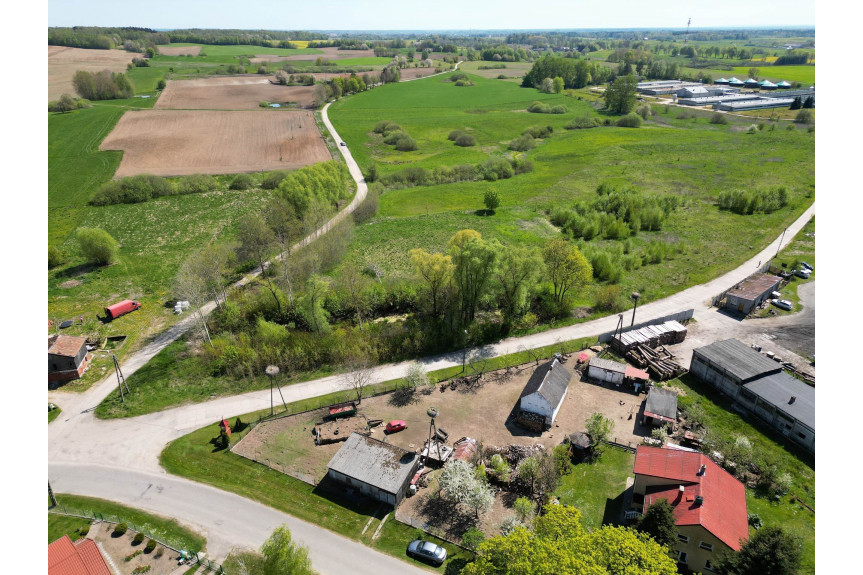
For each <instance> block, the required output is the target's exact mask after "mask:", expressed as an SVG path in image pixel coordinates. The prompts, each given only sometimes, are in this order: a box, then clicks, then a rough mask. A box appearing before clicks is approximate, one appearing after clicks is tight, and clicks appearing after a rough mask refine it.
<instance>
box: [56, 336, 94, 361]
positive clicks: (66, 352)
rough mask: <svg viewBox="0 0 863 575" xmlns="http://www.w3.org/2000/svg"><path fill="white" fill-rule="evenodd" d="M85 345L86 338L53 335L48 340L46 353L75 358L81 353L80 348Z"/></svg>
mask: <svg viewBox="0 0 863 575" xmlns="http://www.w3.org/2000/svg"><path fill="white" fill-rule="evenodd" d="M84 345H87V338H86V337H74V336H71V335H55V336H51V337H49V338H48V353H50V354H52V355H62V356H66V357H75V356H76V355H78V352H79V351H81V346H84Z"/></svg>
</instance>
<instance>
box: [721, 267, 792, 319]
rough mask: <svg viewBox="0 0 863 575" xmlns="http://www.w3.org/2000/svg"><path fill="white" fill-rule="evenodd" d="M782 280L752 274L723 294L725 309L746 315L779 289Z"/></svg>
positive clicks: (776, 277) (766, 275) (768, 275)
mask: <svg viewBox="0 0 863 575" xmlns="http://www.w3.org/2000/svg"><path fill="white" fill-rule="evenodd" d="M781 281H782V278H780V277H778V276H773V275H770V274H753V275H751V276H749V277H748V278H746V279H745V280H743V281H742V282H740V283H739V284H737V285H736V286H734V288H732V289H730V290H728V292H727V293H726V294H725V305H724V306H723V307H724V308H725V309H728V310H731V311H735V312H737V313H741V314H743V315H748V314H749V312H751V311H752V309H753V308H755V307H757V306H758V305H760V304H761V302H763V301H764V300H767V299H770V294H771V293H773V292H774V291H776V290H778V289H779V284H780V282H781Z"/></svg>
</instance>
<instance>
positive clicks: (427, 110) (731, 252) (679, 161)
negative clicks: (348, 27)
mask: <svg viewBox="0 0 863 575" xmlns="http://www.w3.org/2000/svg"><path fill="white" fill-rule="evenodd" d="M445 78H446V76H442V77H438V78H434V79H431V80H427V81H424V82H412V83H407V84H398V85H393V86H384V87H382V88H380V89H376V90H373V91H371V92H368V93H363V94H359V95H357V96H353V97H351V98H347V99H344V100H342V101H340V102H337V103H336V104H334V105H333V106H332V107H331V112H330V117H331V118H332V120H333V122H334V125H335V126H336V129H337V130H338V131H339V133H340V134H341V135H342V137H343V139H344V140H345V141H346V142H347V143H348V145H350V146H351V150H352V153H353V155H354V158H355V159H356V160H357V161H358V163H359V164H360V165H361V166H362V167H363V168H364V169H368V167H369V166H370V165H371V164H372V163H373V162H374V163H376V164H377V166H378V169H379V173H380V174H381V175H382V176H385V175H387V174H390V173H393V172H397V171H399V170H401V169H403V168H404V167H406V166H408V165H409V166H411V167H423V168H434V167H437V166H451V165H455V164H464V163H478V162H481V161H483V160H485V159H486V158H488V157H498V156H502V155H505V154H507V151H506V145H507V143H508V142H509V141H510V140H511V139H513V138H515V137H517V136H519V135H520V134H521V133H522V131H523V130H524V129H525V128H527V127H529V126H534V125H539V126H546V125H550V126H552V127H554V128H555V133H554V134H553V135H552V136H551V137H550V138H548V139H546V140H545V141H543V142H538V144H539V145H538V146H537V148H536V149H534V150H531V151H530V152H527V153H526V157H527V158H528V159H530V160H531V161H532V162H533V163H534V166H535V169H534V171H533V172H530V173H527V174H522V175H517V176H515V177H513V178H511V179H507V180H499V181H497V182H464V183H455V184H444V185H435V186H423V187H414V188H402V189H396V190H390V191H387V192H386V193H385V194H383V196H382V197H381V199H380V212H379V215H378V217H377V218H375V219H373V220H371V221H370V222H368V223H366V224H364V225H362V226H359V227H358V228H357V230H356V233H355V236H354V238H355V239H354V242H353V245H352V247H351V249H350V250H349V252H348V254H347V256H346V258H345V260H344V262H343V265H348V264H350V265H360V266H364V265H365V264H367V263H369V262H373V263H376V264H377V265H378V266H379V267H381V268H382V269H383V270H384V272H385V274H386V275H387V276H388V277H392V276H398V275H407V274H408V273H409V272H410V267H409V261H408V255H407V252H408V250H409V249H411V248H414V247H421V248H425V249H428V250H434V251H438V250H442V249H444V248H445V245H446V241H447V240H448V239H449V237H450V236H451V235H452V234H453V233H455V232H456V231H458V230H459V229H462V228H473V229H476V230H478V231H480V232H481V233H483V234H484V236H486V237H495V238H498V239H500V240H501V241H502V242H504V243H516V244H527V245H534V246H540V245H542V244H543V243H544V242H545V241H546V240H547V239H548V238H549V237H552V236H554V235H556V234H557V233H558V232H557V230H556V229H555V228H553V227H552V226H550V224H549V223H548V220H547V217H546V215H545V213H544V210H545V209H548V208H552V207H558V206H563V207H568V206H571V205H572V203H573V202H574V201H576V200H579V199H587V200H590V199H592V198H594V197H595V189H596V186H597V185H599V184H600V183H602V182H609V183H613V184H617V185H630V186H633V187H635V188H636V189H638V190H641V191H643V192H645V193H667V194H674V195H677V196H678V197H680V198H681V200H682V201H683V202H684V205H683V206H682V207H680V208H678V210H677V211H676V212H674V213H672V214H671V215H670V216H669V217H668V219H667V220H666V222H665V224H664V226H663V230H662V231H661V232H650V233H644V232H643V233H640V234H639V235H637V236H635V237H634V238H632V239H631V244H632V246H633V248H634V249H635V250H636V251H637V250H638V249H639V248H640V247H642V246H644V244H646V243H647V242H648V241H650V240H653V239H657V240H661V241H665V242H668V243H671V244H675V245H678V244H680V245H682V246H683V253H680V254H676V255H674V256H673V257H672V259H670V260H668V261H665V262H663V263H662V265H647V266H643V267H641V268H639V269H637V270H632V271H630V272H627V273H626V274H625V275H624V279H623V280H622V281H621V283H620V285H621V288H622V291H623V292H624V293H626V292H628V291H631V290H636V291H640V292H641V294H642V297H644V298H645V299H646V300H647V301H650V300H655V299H659V298H661V297H665V296H667V295H669V294H671V293H674V292H677V291H679V290H681V289H685V288H686V287H689V286H692V285H695V284H698V283H701V282H704V281H706V280H708V279H711V278H713V277H715V276H717V275H720V274H721V273H724V272H726V271H728V270H730V269H733V268H734V267H735V266H736V265H738V264H739V262H741V261H744V260H745V259H746V258H748V257H749V255H750V254H751V253H754V251H755V250H756V249H758V248H760V247H762V246H764V245H766V244H767V243H769V242H770V241H771V240H773V239H774V238H775V237H777V236H778V235H779V233H781V230H782V229H783V228H784V227H785V226H787V225H788V224H790V223H791V222H792V221H794V219H795V218H796V217H797V216H798V215H799V214H800V212H802V211H803V210H804V209H805V208H806V206H808V204H809V203H810V202H811V193H812V190H813V188H814V178H813V172H814V164H813V145H814V140H813V138H812V135H811V134H807V133H805V131H801V130H796V131H794V132H789V131H784V130H781V129H780V130H775V131H772V132H771V131H769V130H764V131H760V132H758V133H755V134H746V133H745V131H744V130H743V129H742V128H743V126H748V123H745V121H739V122H740V123H735V122H738V120H732V123H731V124H730V125H727V126H721V125H714V124H710V123H709V116H710V115H709V114H697V113H696V114H695V118H694V119H678V117H677V116H678V115H680V114H681V111H680V109H678V108H673V107H669V108H668V110H667V111H666V110H665V109H664V107H662V106H657V107H655V108H654V109H655V111H656V112H657V115H656V116H653V117H651V118H650V121H648V122H647V123H646V124H645V125H644V126H643V127H642V128H639V129H630V128H617V127H600V128H595V129H591V130H573V131H567V130H563V129H562V128H563V126H564V125H565V124H566V123H568V122H569V121H570V120H572V119H573V118H574V117H580V116H584V115H585V114H588V115H591V116H600V117H602V116H601V115H600V114H598V113H597V112H596V110H595V109H594V108H593V107H592V106H591V105H590V104H589V103H587V102H586V101H584V100H578V99H576V98H571V97H565V96H555V95H548V94H542V93H540V92H538V91H536V90H532V89H525V88H520V87H518V86H517V85H516V84H514V83H511V82H502V81H499V80H494V79H485V78H481V77H478V76H471V79H472V80H473V81H474V82H475V84H476V85H475V86H472V87H456V86H454V85H453V84H452V83H450V82H447V81H446V80H445ZM584 97H585V98H587V94H584ZM535 100H541V101H544V102H546V103H548V104H551V105H556V104H563V105H565V106H567V107H568V108H569V111H568V112H567V113H566V114H560V115H556V114H530V113H527V112H526V111H525V109H526V108H527V107H528V106H529V105H530V103H531V102H533V101H535ZM380 120H389V121H392V122H396V123H397V124H399V125H400V126H402V128H403V129H404V130H405V131H406V132H407V133H408V134H410V135H411V136H412V137H413V138H414V139H415V140H416V141H417V142H418V145H419V149H418V150H417V151H414V152H397V151H395V150H393V149H392V147H391V146H387V145H385V144H383V143H382V141H381V138H380V136H378V135H376V134H372V133H371V131H372V128H373V127H374V126H375V124H376V123H377V122H378V121H380ZM455 129H461V130H465V131H468V132H470V133H471V134H473V135H474V137H475V138H476V140H477V146H475V147H471V148H460V147H458V146H455V145H453V143H452V142H450V141H449V140H448V139H447V135H448V133H449V132H450V131H451V130H455ZM753 182H754V185H755V186H756V187H763V188H768V187H775V186H779V185H784V186H786V187H787V188H788V190H789V192H790V194H791V197H792V199H793V201H792V205H791V206H790V207H788V208H785V209H782V210H779V211H777V212H774V213H773V214H767V215H765V214H759V215H754V216H738V215H736V214H732V213H728V212H720V211H719V210H718V208H717V207H716V205H715V203H714V202H715V198H716V196H717V195H718V193H719V192H720V191H722V190H724V189H729V188H744V189H748V188H751V187H752V186H753ZM489 188H492V189H495V190H496V191H497V192H498V194H499V195H500V198H501V207H500V208H498V210H497V212H496V213H495V215H493V216H491V217H488V216H484V215H481V214H482V213H483V212H482V210H481V208H482V207H483V206H482V197H483V194H484V192H485V190H487V189H489ZM396 240H398V241H396ZM617 243H618V242H616V241H610V240H596V239H594V240H593V241H592V242H589V246H591V247H603V248H605V247H612V246H614V245H616V244H617ZM580 299H581V300H582V301H579V302H577V303H578V304H579V305H589V304H590V301H591V296H590V294H589V293H585V294H583V297H582V298H580Z"/></svg>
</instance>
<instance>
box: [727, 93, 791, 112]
mask: <svg viewBox="0 0 863 575" xmlns="http://www.w3.org/2000/svg"><path fill="white" fill-rule="evenodd" d="M783 95H784V94H783ZM793 101H794V98H784V97H783V98H767V97H757V98H751V99H749V100H743V101H732V102H728V101H723V102H720V103H717V104H714V106H713V108H714V109H715V110H722V111H724V112H739V111H741V110H764V109H769V108H788V107H789V106H791V103H792V102H793Z"/></svg>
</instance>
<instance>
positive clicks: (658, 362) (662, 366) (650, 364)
mask: <svg viewBox="0 0 863 575" xmlns="http://www.w3.org/2000/svg"><path fill="white" fill-rule="evenodd" d="M673 357H674V356H673V355H672V354H671V352H669V351H668V350H667V349H665V346H659V347H657V348H656V349H651V348H649V347H647V346H646V345H637V346H635V347H633V348H632V349H630V350H629V351H628V352H627V354H626V359H628V360H629V361H631V362H632V363H634V364H635V365H637V366H638V367H641V368H647V371H648V372H649V373H650V375H652V376H653V377H654V378H656V379H658V380H659V381H664V380H666V379H672V378H675V377H677V376H678V375H680V374H681V373H683V372H684V371H686V370H685V369H683V367H682V366H681V365H680V364H679V363H677V362H676V361H674V360H673V359H672V358H673Z"/></svg>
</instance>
